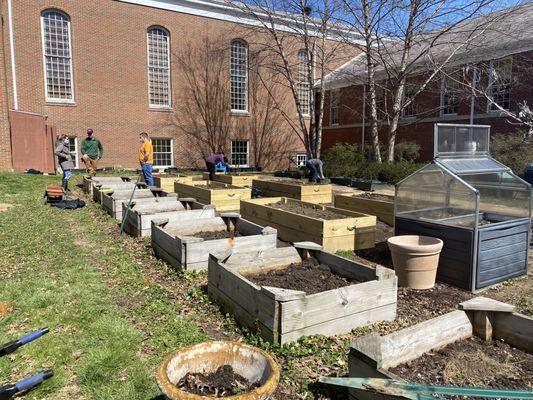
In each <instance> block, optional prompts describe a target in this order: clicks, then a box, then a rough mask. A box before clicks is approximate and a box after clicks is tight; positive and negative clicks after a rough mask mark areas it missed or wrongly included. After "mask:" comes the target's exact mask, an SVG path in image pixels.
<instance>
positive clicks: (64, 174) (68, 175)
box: [63, 169, 72, 181]
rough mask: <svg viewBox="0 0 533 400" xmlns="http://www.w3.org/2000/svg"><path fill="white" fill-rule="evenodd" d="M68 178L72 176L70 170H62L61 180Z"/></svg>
mask: <svg viewBox="0 0 533 400" xmlns="http://www.w3.org/2000/svg"><path fill="white" fill-rule="evenodd" d="M70 178H72V170H70V169H67V170H66V171H63V180H65V181H68V180H69V179H70Z"/></svg>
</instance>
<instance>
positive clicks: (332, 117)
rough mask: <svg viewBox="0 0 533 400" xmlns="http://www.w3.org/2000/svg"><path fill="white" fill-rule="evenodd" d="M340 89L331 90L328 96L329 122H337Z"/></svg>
mask: <svg viewBox="0 0 533 400" xmlns="http://www.w3.org/2000/svg"><path fill="white" fill-rule="evenodd" d="M339 109H340V91H339V90H332V91H331V92H330V98H329V124H330V125H335V124H338V123H339Z"/></svg>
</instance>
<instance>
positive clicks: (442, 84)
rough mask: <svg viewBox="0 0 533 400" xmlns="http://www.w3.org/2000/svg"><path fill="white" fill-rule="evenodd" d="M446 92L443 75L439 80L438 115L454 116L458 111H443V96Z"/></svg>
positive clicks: (444, 106) (444, 105)
mask: <svg viewBox="0 0 533 400" xmlns="http://www.w3.org/2000/svg"><path fill="white" fill-rule="evenodd" d="M445 94H446V77H445V76H443V77H442V79H441V82H440V116H441V117H447V116H455V115H458V113H456V112H454V113H447V112H445V109H446V104H444V97H445Z"/></svg>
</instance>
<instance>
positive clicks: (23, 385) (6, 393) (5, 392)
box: [0, 370, 54, 400]
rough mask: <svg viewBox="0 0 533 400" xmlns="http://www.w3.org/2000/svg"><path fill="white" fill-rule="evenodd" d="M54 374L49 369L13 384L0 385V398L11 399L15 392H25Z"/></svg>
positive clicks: (2, 399) (0, 399) (3, 399)
mask: <svg viewBox="0 0 533 400" xmlns="http://www.w3.org/2000/svg"><path fill="white" fill-rule="evenodd" d="M52 376H54V372H53V371H51V370H48V371H42V372H39V373H38V374H35V375H32V376H29V377H27V378H25V379H23V380H21V381H19V382H17V383H15V384H12V385H5V386H1V387H0V400H11V399H12V398H13V397H14V396H15V395H16V394H17V393H21V392H25V391H27V390H30V389H31V388H33V387H35V386H37V385H38V384H40V383H41V382H43V381H44V380H46V379H49V378H51V377H52Z"/></svg>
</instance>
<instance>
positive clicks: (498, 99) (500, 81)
mask: <svg viewBox="0 0 533 400" xmlns="http://www.w3.org/2000/svg"><path fill="white" fill-rule="evenodd" d="M512 70H513V62H512V58H511V57H508V58H503V59H501V60H495V61H492V62H491V65H490V73H489V96H490V98H491V99H492V102H491V101H489V105H488V110H489V111H497V110H498V109H499V108H498V106H500V107H501V108H503V109H505V110H508V109H509V108H510V107H511V83H512V81H511V79H512ZM497 105H498V106H497Z"/></svg>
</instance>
